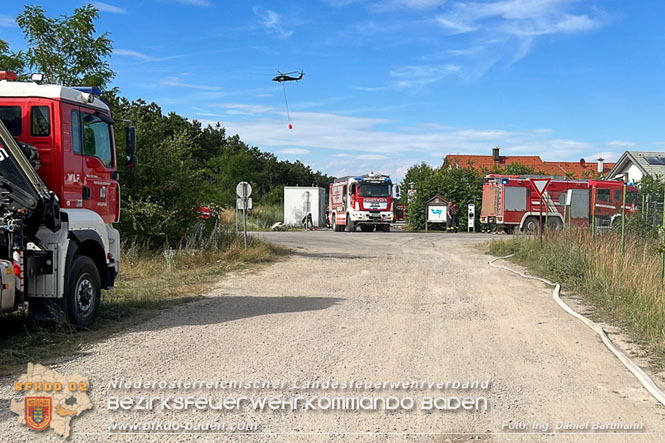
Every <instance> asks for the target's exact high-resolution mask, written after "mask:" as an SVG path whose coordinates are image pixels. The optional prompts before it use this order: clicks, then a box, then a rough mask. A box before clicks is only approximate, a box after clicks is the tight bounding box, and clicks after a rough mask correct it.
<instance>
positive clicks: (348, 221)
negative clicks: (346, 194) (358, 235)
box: [346, 214, 356, 232]
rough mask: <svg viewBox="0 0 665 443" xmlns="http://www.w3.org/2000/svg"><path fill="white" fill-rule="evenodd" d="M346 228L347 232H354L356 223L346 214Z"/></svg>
mask: <svg viewBox="0 0 665 443" xmlns="http://www.w3.org/2000/svg"><path fill="white" fill-rule="evenodd" d="M346 230H347V232H356V224H355V223H354V222H353V221H351V217H349V215H348V214H347V216H346Z"/></svg>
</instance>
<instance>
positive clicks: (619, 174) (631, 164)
mask: <svg viewBox="0 0 665 443" xmlns="http://www.w3.org/2000/svg"><path fill="white" fill-rule="evenodd" d="M645 175H651V176H653V177H654V178H656V177H663V176H665V152H648V151H626V152H624V153H623V155H622V156H621V158H620V159H619V161H618V162H617V163H616V165H614V167H613V168H612V170H611V171H610V173H609V174H608V178H610V179H624V180H625V181H627V182H633V183H635V182H638V181H640V180H642V178H643V177H644V176H645Z"/></svg>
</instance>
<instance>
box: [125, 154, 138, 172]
mask: <svg viewBox="0 0 665 443" xmlns="http://www.w3.org/2000/svg"><path fill="white" fill-rule="evenodd" d="M138 164H139V159H138V157H136V154H133V155H128V156H126V157H125V166H126V167H127V168H128V169H131V170H134V168H136V166H137V165H138Z"/></svg>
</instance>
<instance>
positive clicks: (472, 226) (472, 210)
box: [466, 203, 476, 232]
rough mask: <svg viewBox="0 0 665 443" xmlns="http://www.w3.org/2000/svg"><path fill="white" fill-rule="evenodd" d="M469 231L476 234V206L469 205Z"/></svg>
mask: <svg viewBox="0 0 665 443" xmlns="http://www.w3.org/2000/svg"><path fill="white" fill-rule="evenodd" d="M467 220H468V221H467V224H466V225H467V231H468V232H471V231H473V232H476V205H474V204H473V203H469V207H468V212H467Z"/></svg>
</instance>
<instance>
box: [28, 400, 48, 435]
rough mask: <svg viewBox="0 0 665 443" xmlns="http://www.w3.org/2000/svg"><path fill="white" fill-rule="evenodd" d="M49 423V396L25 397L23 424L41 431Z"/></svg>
mask: <svg viewBox="0 0 665 443" xmlns="http://www.w3.org/2000/svg"><path fill="white" fill-rule="evenodd" d="M50 423H51V397H25V424H27V425H28V426H29V427H30V429H34V430H35V431H43V430H44V429H46V428H48V425H49V424H50Z"/></svg>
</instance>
